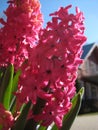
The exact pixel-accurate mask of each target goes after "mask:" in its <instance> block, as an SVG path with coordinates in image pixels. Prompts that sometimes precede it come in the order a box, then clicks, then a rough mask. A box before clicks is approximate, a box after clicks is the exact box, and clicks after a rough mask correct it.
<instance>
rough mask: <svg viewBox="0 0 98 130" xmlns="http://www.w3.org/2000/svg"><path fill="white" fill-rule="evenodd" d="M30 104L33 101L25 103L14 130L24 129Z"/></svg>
mask: <svg viewBox="0 0 98 130" xmlns="http://www.w3.org/2000/svg"><path fill="white" fill-rule="evenodd" d="M30 106H31V102H29V103H27V104H26V105H24V108H23V110H22V112H21V114H20V116H19V117H18V119H17V121H16V123H15V125H14V126H13V128H12V130H24V127H25V124H26V119H27V116H28V112H29V109H30Z"/></svg>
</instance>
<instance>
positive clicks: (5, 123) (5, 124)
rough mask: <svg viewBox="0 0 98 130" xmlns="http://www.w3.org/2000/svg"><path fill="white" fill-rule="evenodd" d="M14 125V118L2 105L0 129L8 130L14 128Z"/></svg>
mask: <svg viewBox="0 0 98 130" xmlns="http://www.w3.org/2000/svg"><path fill="white" fill-rule="evenodd" d="M13 123H14V117H13V116H12V114H11V113H10V112H9V111H7V110H6V109H5V108H4V107H3V105H2V104H0V128H2V130H8V129H9V128H11V127H12V125H13ZM1 124H2V125H1Z"/></svg>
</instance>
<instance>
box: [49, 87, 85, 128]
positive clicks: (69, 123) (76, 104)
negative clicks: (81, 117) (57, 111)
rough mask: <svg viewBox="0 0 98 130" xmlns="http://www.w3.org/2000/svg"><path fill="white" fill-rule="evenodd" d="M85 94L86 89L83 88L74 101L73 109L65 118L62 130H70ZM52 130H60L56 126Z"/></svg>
mask: <svg viewBox="0 0 98 130" xmlns="http://www.w3.org/2000/svg"><path fill="white" fill-rule="evenodd" d="M83 93H84V88H81V89H80V91H79V92H78V93H77V94H76V95H75V96H74V98H73V99H72V108H71V110H70V111H69V112H68V114H66V115H65V116H64V119H63V126H62V128H61V130H70V128H71V126H72V124H73V122H74V120H75V118H76V116H77V114H78V112H79V109H80V106H81V101H82V97H83ZM51 130H58V128H57V126H56V125H54V126H53V127H52V129H51Z"/></svg>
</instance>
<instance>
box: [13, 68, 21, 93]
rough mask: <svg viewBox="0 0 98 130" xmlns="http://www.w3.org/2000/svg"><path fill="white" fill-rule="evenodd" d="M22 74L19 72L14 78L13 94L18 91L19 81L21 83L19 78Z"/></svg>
mask: <svg viewBox="0 0 98 130" xmlns="http://www.w3.org/2000/svg"><path fill="white" fill-rule="evenodd" d="M20 74H21V70H18V71H17V72H16V74H15V75H14V77H13V85H12V86H13V87H12V92H15V91H16V90H17V86H18V81H19V76H20Z"/></svg>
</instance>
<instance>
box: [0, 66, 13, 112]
mask: <svg viewBox="0 0 98 130" xmlns="http://www.w3.org/2000/svg"><path fill="white" fill-rule="evenodd" d="M13 75H14V67H13V65H9V66H8V68H7V69H6V71H5V74H4V77H3V79H2V84H1V92H2V94H1V93H0V98H1V102H2V103H3V105H4V107H5V108H6V109H7V110H8V109H9V106H10V100H11V92H12V82H13Z"/></svg>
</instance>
